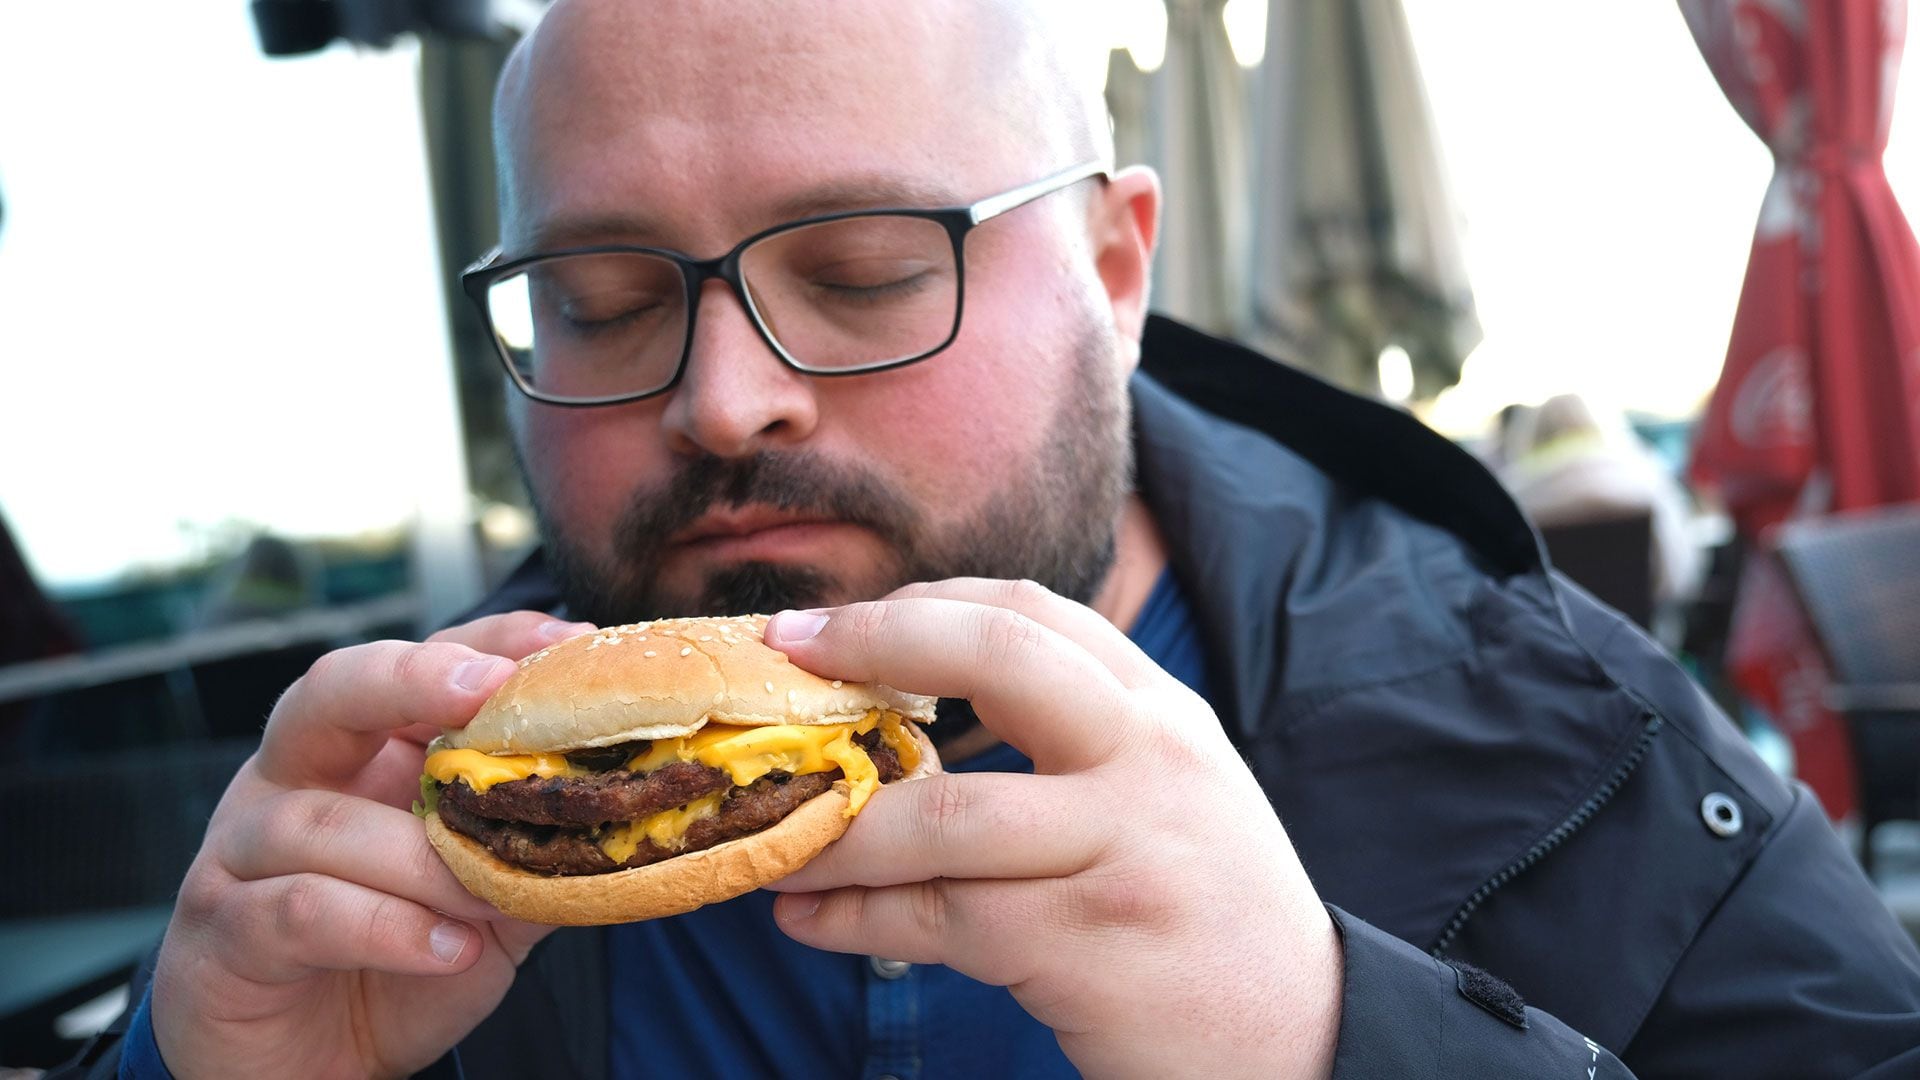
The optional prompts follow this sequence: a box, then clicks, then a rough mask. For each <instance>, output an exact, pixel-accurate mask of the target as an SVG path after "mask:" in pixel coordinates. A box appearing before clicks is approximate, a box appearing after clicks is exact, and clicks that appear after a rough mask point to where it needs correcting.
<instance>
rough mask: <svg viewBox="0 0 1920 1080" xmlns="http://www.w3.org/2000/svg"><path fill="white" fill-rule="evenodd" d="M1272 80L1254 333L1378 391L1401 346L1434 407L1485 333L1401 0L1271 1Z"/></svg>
mask: <svg viewBox="0 0 1920 1080" xmlns="http://www.w3.org/2000/svg"><path fill="white" fill-rule="evenodd" d="M1263 79H1264V81H1263V83H1262V87H1261V91H1260V93H1259V97H1258V101H1257V104H1256V106H1255V110H1256V112H1255V117H1254V131H1255V135H1254V141H1255V145H1256V147H1257V148H1258V155H1259V156H1258V164H1257V167H1256V169H1255V171H1254V177H1255V181H1254V184H1255V187H1254V193H1253V207H1254V210H1253V213H1254V219H1255V222H1254V244H1253V255H1252V273H1251V282H1252V285H1251V326H1250V336H1251V337H1252V338H1253V339H1254V340H1256V341H1259V342H1262V343H1264V344H1268V345H1270V346H1272V347H1274V348H1276V349H1277V350H1279V351H1281V352H1283V353H1284V354H1288V355H1292V356H1295V357H1297V358H1298V359H1300V360H1301V361H1302V362H1304V363H1305V364H1307V365H1308V366H1310V367H1312V368H1314V369H1315V370H1317V371H1318V373H1320V374H1321V375H1323V376H1326V377H1328V378H1330V379H1332V380H1334V381H1335V382H1338V383H1340V384H1341V385H1344V386H1346V387H1348V388H1349V389H1354V390H1358V391H1361V392H1366V393H1375V394H1377V393H1378V392H1379V390H1380V386H1379V377H1378V371H1379V366H1378V365H1379V357H1380V354H1381V352H1382V350H1384V349H1385V348H1386V347H1388V346H1390V345H1398V346H1400V347H1401V348H1403V349H1405V350H1406V351H1407V353H1408V355H1409V357H1410V358H1411V360H1412V364H1413V375H1414V397H1416V398H1429V397H1432V396H1433V395H1435V394H1437V393H1439V392H1440V391H1441V390H1443V389H1445V388H1446V387H1448V386H1451V385H1452V384H1453V383H1455V382H1457V381H1459V378H1460V367H1461V364H1462V362H1463V361H1464V360H1465V358H1466V356H1467V354H1468V353H1469V352H1471V351H1472V349H1473V347H1474V346H1476V345H1478V344H1479V343H1480V323H1479V319H1478V318H1477V316H1476V315H1475V313H1474V305H1473V291H1472V288H1471V287H1470V285H1469V283H1468V280H1467V273H1466V266H1465V262H1464V260H1463V258H1462V255H1461V251H1460V243H1459V237H1458V232H1457V215H1456V212H1455V209H1454V206H1453V203H1452V201H1451V198H1450V196H1449V194H1448V191H1447V184H1446V182H1445V178H1444V176H1443V170H1442V168H1441V163H1440V157H1439V154H1438V151H1437V149H1436V146H1435V141H1434V132H1433V119H1432V116H1431V114H1430V111H1429V109H1428V105H1427V99H1426V91H1425V89H1424V87H1423V85H1422V83H1421V79H1420V68H1419V64H1418V62H1417V60H1416V58H1415V56H1414V50H1413V39H1412V35H1411V33H1410V32H1409V30H1408V27H1407V20H1406V14H1405V12H1404V11H1403V10H1402V9H1401V6H1400V0H1272V2H1271V4H1270V6H1269V9H1268V15H1267V51H1266V63H1265V70H1264V72H1263Z"/></svg>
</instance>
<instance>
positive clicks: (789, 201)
mask: <svg viewBox="0 0 1920 1080" xmlns="http://www.w3.org/2000/svg"><path fill="white" fill-rule="evenodd" d="M958 205H964V203H962V201H961V199H960V198H959V196H957V195H955V194H954V192H953V190H952V189H951V188H948V187H946V186H944V185H941V184H937V183H930V182H927V181H924V180H916V179H911V178H907V177H897V176H866V177H851V178H843V179H838V180H832V181H829V182H827V183H824V184H820V185H817V186H815V187H811V188H808V189H806V190H804V191H801V192H799V193H797V194H794V195H791V196H788V197H787V198H784V199H781V200H780V201H778V202H776V203H773V204H771V205H770V206H769V207H768V208H767V209H766V210H765V215H766V217H765V224H764V225H763V226H761V227H762V228H764V227H769V226H773V225H776V224H784V223H786V222H790V221H798V220H800V219H802V218H810V217H816V216H819V215H821V214H832V213H837V212H840V211H844V210H902V209H911V210H934V209H941V208H944V207H949V206H958ZM670 231H671V224H670V219H665V218H660V217H651V216H647V215H644V214H629V213H618V212H616V213H610V214H586V215H580V216H572V217H568V216H560V217H556V218H551V219H549V220H546V221H542V222H540V223H538V224H536V225H535V226H534V228H533V231H532V233H531V234H530V236H529V242H530V244H531V247H530V248H529V250H530V251H536V252H538V251H554V250H557V249H560V248H566V247H578V246H581V245H585V244H595V243H617V242H620V241H623V240H624V241H636V240H637V241H647V242H654V241H657V239H658V238H660V237H664V236H666V235H668V234H669V232H670ZM758 231H759V229H758V228H756V229H754V230H752V232H758ZM748 235H751V233H742V234H741V236H740V239H745V238H746V237H747V236H748ZM716 254H717V253H716Z"/></svg>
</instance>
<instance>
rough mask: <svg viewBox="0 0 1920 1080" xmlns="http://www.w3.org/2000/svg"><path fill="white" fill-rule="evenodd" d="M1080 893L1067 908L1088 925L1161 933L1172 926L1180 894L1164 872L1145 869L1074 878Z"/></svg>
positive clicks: (1100, 927) (1075, 886)
mask: <svg viewBox="0 0 1920 1080" xmlns="http://www.w3.org/2000/svg"><path fill="white" fill-rule="evenodd" d="M1073 888H1074V891H1075V892H1077V893H1078V894H1079V895H1078V896H1076V897H1074V898H1073V902H1072V903H1071V904H1069V905H1063V907H1065V908H1067V909H1068V910H1076V911H1078V912H1079V913H1080V918H1081V920H1082V921H1084V922H1085V923H1086V925H1087V926H1089V927H1092V928H1097V929H1108V928H1116V927H1127V928H1131V929H1140V930H1148V931H1153V932H1156V933H1157V932H1160V931H1164V930H1169V929H1171V928H1172V923H1173V922H1174V921H1175V917H1174V912H1175V910H1176V907H1177V903H1176V902H1177V899H1178V894H1177V891H1176V890H1175V889H1173V888H1172V886H1171V885H1170V884H1169V882H1168V881H1167V880H1166V878H1165V876H1164V875H1161V874H1159V873H1157V872H1155V871H1154V870H1150V869H1142V870H1132V871H1123V872H1117V873H1111V874H1103V875H1098V876H1094V875H1083V876H1081V877H1079V878H1076V879H1074V880H1073Z"/></svg>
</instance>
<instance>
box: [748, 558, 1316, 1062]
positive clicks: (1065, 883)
mask: <svg viewBox="0 0 1920 1080" xmlns="http://www.w3.org/2000/svg"><path fill="white" fill-rule="evenodd" d="M820 614H824V615H826V616H827V619H826V622H825V623H824V625H819V626H818V627H817V630H816V629H815V627H814V626H813V625H811V624H814V623H815V621H816V618H815V617H814V616H810V615H808V614H804V613H794V612H788V613H783V614H782V615H780V616H778V617H776V618H775V619H774V620H773V623H772V624H771V625H769V626H768V628H767V635H766V637H767V643H768V644H769V645H772V646H773V647H775V648H777V649H779V650H781V651H782V652H785V653H786V654H787V655H788V656H789V657H790V658H791V659H792V660H793V662H794V663H796V664H798V665H800V666H801V667H803V668H806V669H807V670H809V671H813V672H815V673H817V674H820V675H822V676H825V677H828V678H841V679H849V680H854V679H858V680H869V681H877V682H883V683H886V684H888V685H890V686H895V687H898V688H900V689H902V690H908V691H913V692H917V693H923V694H936V695H939V696H942V697H963V698H968V699H970V700H971V701H972V703H973V707H974V711H975V712H976V713H977V714H978V715H979V717H980V721H981V723H982V724H983V725H985V726H986V727H987V728H988V729H989V730H990V731H992V732H993V733H994V734H995V735H997V736H998V737H1000V738H1001V739H1003V740H1005V741H1006V742H1008V743H1011V744H1012V745H1013V746H1014V747H1015V748H1016V749H1018V750H1020V751H1021V752H1023V753H1025V754H1026V755H1027V756H1028V757H1030V758H1032V759H1033V763H1034V772H1035V775H1033V776H1024V775H1013V774H1006V773H970V774H966V773H962V774H954V773H949V774H945V775H940V776H934V777H929V778H927V779H924V780H919V781H916V782H914V783H911V784H902V785H900V786H898V787H885V788H882V789H881V790H880V791H879V792H878V793H876V794H875V795H874V797H873V799H872V800H871V801H870V802H869V803H868V804H867V806H866V809H865V810H864V811H862V813H861V815H860V817H859V818H858V819H857V820H856V821H855V822H854V825H853V827H852V828H851V829H849V830H848V832H847V834H846V835H845V836H844V837H842V838H841V839H840V841H839V842H837V843H835V844H834V845H833V846H831V847H829V848H828V849H827V850H826V851H825V852H823V853H822V854H821V855H820V856H819V857H817V858H816V859H814V861H813V862H812V863H810V864H809V865H808V866H806V867H805V868H804V869H802V870H801V871H800V872H799V873H797V874H794V875H793V876H792V877H789V878H787V879H786V880H784V881H782V882H780V883H778V884H776V885H775V886H773V888H775V889H778V890H780V891H782V892H785V893H789V894H791V895H787V896H783V897H781V898H780V899H779V901H778V902H777V903H776V905H775V908H774V914H775V918H776V919H777V920H778V921H779V924H780V927H781V929H782V930H784V931H785V932H786V933H787V934H788V935H789V936H791V937H793V938H794V939H795V940H797V941H801V942H803V943H805V944H808V945H812V946H815V947H817V948H821V949H829V950H833V951H836V952H848V953H871V954H874V955H877V956H884V957H888V958H891V959H896V960H907V961H911V962H913V963H918V964H945V965H947V966H948V967H951V968H953V969H954V970H956V971H959V972H961V973H962V974H965V975H968V976H970V977H972V978H975V979H978V980H980V981H982V982H986V983H991V984H995V985H1000V986H1005V987H1007V988H1008V989H1009V990H1011V991H1012V993H1013V996H1014V998H1015V1000H1017V1001H1018V1002H1019V1003H1020V1005H1021V1007H1022V1008H1024V1009H1026V1010H1027V1011H1028V1012H1029V1013H1032V1014H1033V1015H1034V1017H1035V1018H1037V1019H1038V1020H1040V1022H1042V1023H1044V1024H1046V1025H1047V1026H1048V1027H1050V1028H1052V1029H1053V1030H1054V1032H1055V1033H1056V1034H1057V1036H1058V1037H1059V1040H1060V1046H1061V1049H1062V1050H1064V1051H1065V1052H1066V1054H1067V1056H1068V1057H1069V1058H1071V1059H1072V1060H1073V1063H1074V1064H1075V1066H1077V1067H1078V1068H1079V1069H1080V1070H1081V1071H1082V1072H1084V1073H1088V1074H1093V1075H1101V1076H1111V1075H1139V1076H1156V1077H1158V1076H1173V1075H1204V1076H1226V1075H1243V1074H1244V1075H1252V1074H1256V1073H1257V1074H1260V1075H1265V1076H1327V1075H1329V1074H1330V1073H1331V1071H1332V1061H1333V1049H1334V1043H1335V1041H1336V1038H1337V1035H1338V1030H1339V1018H1340V991H1341V986H1342V981H1341V975H1342V972H1341V950H1340V942H1339V937H1338V932H1337V931H1336V930H1335V929H1334V926H1333V921H1332V918H1331V916H1329V915H1328V914H1327V911H1326V909H1325V907H1323V906H1322V905H1321V902H1320V899H1319V897H1318V896H1316V895H1315V893H1314V890H1313V886H1312V884H1311V883H1309V882H1308V880H1307V875H1306V872H1305V870H1304V869H1302V867H1301V865H1300V861H1299V859H1298V858H1297V857H1296V856H1295V855H1294V852H1293V846H1292V845H1291V844H1290V843H1289V842H1288V840H1287V834H1286V831H1285V830H1284V829H1282V828H1281V825H1280V821H1279V819H1278V818H1276V817H1275V816H1274V813H1273V809H1272V807H1271V806H1270V805H1269V804H1268V802H1267V798H1266V795H1265V794H1264V793H1263V792H1262V791H1261V789H1260V785H1259V783H1258V782H1257V781H1255V779H1254V777H1253V774H1252V773H1251V772H1250V771H1248V769H1247V767H1246V765H1245V764H1244V763H1243V762H1242V761H1241V760H1240V756H1239V754H1238V753H1237V752H1235V750H1234V748H1233V746H1232V744H1231V743H1229V742H1228V740H1227V737H1226V734H1225V732H1224V731H1223V730H1222V729H1221V726H1220V722H1219V721H1218V720H1217V719H1216V718H1215V717H1214V715H1213V712H1212V711H1211V710H1210V709H1209V708H1208V706H1207V704H1206V702H1204V701H1202V700H1201V699H1200V698H1199V697H1198V696H1197V695H1195V694H1194V693H1193V692H1192V691H1190V690H1188V689H1187V688H1186V687H1185V686H1183V685H1182V684H1181V683H1179V682H1178V681H1177V680H1175V679H1174V678H1173V677H1172V676H1170V675H1168V674H1167V673H1166V672H1164V671H1162V670H1161V669H1160V668H1159V667H1158V666H1156V665H1155V664H1154V663H1153V662H1152V661H1151V660H1149V659H1148V658H1147V657H1146V655H1145V654H1143V653H1142V652H1140V650H1139V649H1138V648H1136V647H1135V646H1134V645H1133V643H1132V642H1131V641H1129V640H1128V639H1127V638H1126V636H1125V635H1124V634H1122V633H1120V632H1119V631H1118V630H1116V629H1115V628H1114V627H1113V626H1112V625H1111V624H1109V623H1108V622H1107V621H1106V620H1105V619H1103V618H1101V617H1100V616H1099V615H1097V614H1095V613H1094V612H1093V611H1092V610H1090V609H1088V608H1086V607H1083V606H1081V605H1079V604H1076V603H1073V602H1071V601H1069V600H1066V599H1064V598H1062V597H1059V596H1056V595H1054V594H1053V593H1051V592H1048V591H1047V590H1045V589H1043V588H1041V587H1040V586H1038V585H1034V584H1033V583H1031V582H1017V583H1016V582H998V581H983V580H977V579H961V580H953V581H945V582H940V583H936V584H933V585H919V586H910V587H908V588H906V589H903V590H900V591H899V592H896V593H894V594H893V595H891V596H889V597H887V598H886V599H883V600H880V601H878V602H874V603H864V604H852V605H849V606H847V607H842V608H836V609H829V610H826V611H823V612H821V613H820ZM809 631H813V633H812V636H803V635H805V634H807V633H808V632H809Z"/></svg>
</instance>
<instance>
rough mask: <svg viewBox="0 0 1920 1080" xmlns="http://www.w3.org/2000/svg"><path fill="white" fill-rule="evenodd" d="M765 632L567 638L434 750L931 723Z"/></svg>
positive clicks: (534, 748)
mask: <svg viewBox="0 0 1920 1080" xmlns="http://www.w3.org/2000/svg"><path fill="white" fill-rule="evenodd" d="M766 627H767V617H766V616H765V615H743V616H735V617H731V618H701V619H662V620H659V621H656V622H647V623H631V624H628V625H626V626H610V627H607V628H605V629H602V630H597V631H594V632H592V633H587V634H581V635H579V636H577V637H572V638H568V639H567V640H565V641H562V642H559V643H557V644H554V645H551V646H548V647H547V648H545V649H542V650H540V651H539V652H537V653H534V654H533V655H532V656H529V657H527V658H526V659H524V660H522V661H520V670H519V671H517V672H515V673H514V674H513V676H512V677H511V678H509V679H508V680H507V681H506V684H505V685H503V686H501V687H500V689H499V690H498V691H497V692H495V693H494V695H493V696H492V697H491V698H489V699H487V703H486V704H485V705H483V706H481V708H480V712H479V713H478V714H477V715H475V716H474V718H473V720H472V721H471V722H470V723H468V724H467V726H466V727H464V728H461V729H458V730H455V731H449V732H447V733H446V734H445V735H444V736H442V737H441V739H440V740H438V745H439V746H445V747H448V748H451V749H456V750H460V749H466V750H479V751H481V752H483V753H492V754H534V753H563V752H566V751H569V750H583V749H587V748H589V747H595V746H611V745H614V744H617V743H625V742H633V741H635V740H640V739H672V738H679V737H681V736H684V735H690V734H692V733H693V732H695V731H697V730H699V729H700V728H701V727H702V726H704V725H705V724H706V723H707V722H709V721H712V722H713V723H716V724H738V725H742V726H747V727H758V726H765V725H770V724H844V723H849V722H851V721H855V720H859V719H860V718H861V717H863V716H865V715H866V714H867V712H868V710H870V709H889V710H892V711H894V712H898V713H899V714H901V715H902V716H904V717H906V718H907V719H909V720H919V721H923V722H924V721H930V720H932V719H933V707H934V699H933V698H930V697H922V696H920V695H918V694H905V693H901V692H900V691H898V690H894V689H893V688H891V687H887V686H881V685H879V684H877V683H842V682H840V681H838V680H828V679H823V678H820V677H819V676H818V675H814V674H813V673H811V672H808V671H803V670H801V669H800V668H797V667H795V666H794V665H793V664H791V663H789V662H788V661H787V657H786V654H784V653H782V652H779V651H778V650H775V649H773V648H771V647H769V646H768V645H767V644H766V642H765V641H764V640H762V635H763V634H764V633H765V632H766ZM436 748H438V747H436ZM676 861H677V860H676Z"/></svg>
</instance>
